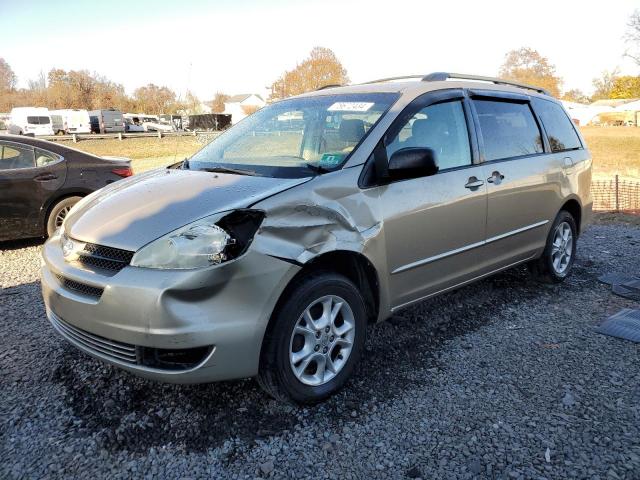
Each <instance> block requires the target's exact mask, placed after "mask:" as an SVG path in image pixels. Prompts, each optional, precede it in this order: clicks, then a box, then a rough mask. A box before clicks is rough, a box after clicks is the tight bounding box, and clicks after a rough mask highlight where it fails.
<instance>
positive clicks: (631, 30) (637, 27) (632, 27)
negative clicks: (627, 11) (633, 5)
mask: <svg viewBox="0 0 640 480" xmlns="http://www.w3.org/2000/svg"><path fill="white" fill-rule="evenodd" d="M624 40H625V43H626V44H627V45H629V48H628V49H627V51H626V52H625V56H627V57H629V58H630V59H632V60H633V61H634V62H636V64H638V65H640V10H635V11H634V12H633V13H632V14H631V17H629V22H628V23H627V32H626V33H625V36H624Z"/></svg>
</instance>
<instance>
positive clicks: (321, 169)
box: [305, 163, 332, 173]
mask: <svg viewBox="0 0 640 480" xmlns="http://www.w3.org/2000/svg"><path fill="white" fill-rule="evenodd" d="M305 166H306V167H307V168H308V169H309V170H311V171H312V172H315V173H329V172H331V171H332V170H329V169H328V168H324V167H321V166H320V165H314V164H313V163H305Z"/></svg>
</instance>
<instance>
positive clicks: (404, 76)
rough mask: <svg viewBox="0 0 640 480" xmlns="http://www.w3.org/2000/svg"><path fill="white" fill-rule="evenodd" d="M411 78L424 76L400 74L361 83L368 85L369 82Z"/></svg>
mask: <svg viewBox="0 0 640 480" xmlns="http://www.w3.org/2000/svg"><path fill="white" fill-rule="evenodd" d="M412 78H424V75H402V76H400V77H388V78H380V79H378V80H371V81H369V82H364V83H363V84H362V85H369V84H370V83H382V82H391V81H392V80H409V79H412Z"/></svg>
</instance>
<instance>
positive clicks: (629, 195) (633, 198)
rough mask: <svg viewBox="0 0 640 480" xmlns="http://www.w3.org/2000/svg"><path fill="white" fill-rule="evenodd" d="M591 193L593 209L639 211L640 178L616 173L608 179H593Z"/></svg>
mask: <svg viewBox="0 0 640 480" xmlns="http://www.w3.org/2000/svg"><path fill="white" fill-rule="evenodd" d="M591 194H592V196H593V209H594V210H597V211H607V212H638V213H640V180H630V179H626V178H625V179H622V178H620V177H619V176H618V175H616V176H615V177H614V178H612V179H609V180H593V181H592V182H591Z"/></svg>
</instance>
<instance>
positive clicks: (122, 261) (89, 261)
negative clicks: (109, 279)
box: [78, 243, 133, 272]
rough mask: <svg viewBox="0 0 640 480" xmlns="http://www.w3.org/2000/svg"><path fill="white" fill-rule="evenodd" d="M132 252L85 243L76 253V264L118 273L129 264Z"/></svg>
mask: <svg viewBox="0 0 640 480" xmlns="http://www.w3.org/2000/svg"><path fill="white" fill-rule="evenodd" d="M132 258H133V252H130V251H129V250H122V249H120V248H113V247H105V246H104V245H96V244H95V243H87V244H85V246H84V249H83V250H82V251H80V252H78V262H79V263H80V264H82V265H85V266H88V267H94V268H100V269H102V270H110V271H113V272H119V271H120V270H122V269H123V268H124V267H126V266H127V265H129V263H131V259H132Z"/></svg>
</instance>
